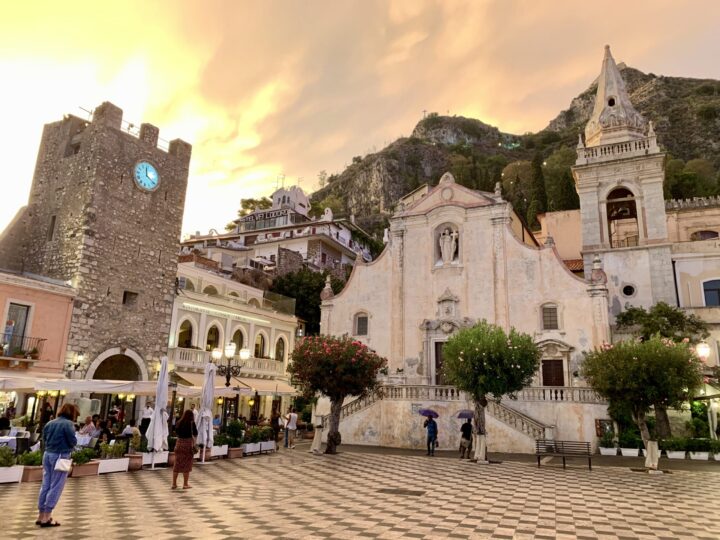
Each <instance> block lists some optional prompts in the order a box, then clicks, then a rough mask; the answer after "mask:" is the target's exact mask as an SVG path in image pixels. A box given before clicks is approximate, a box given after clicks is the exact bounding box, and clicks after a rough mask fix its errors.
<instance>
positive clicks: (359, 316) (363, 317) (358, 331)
mask: <svg viewBox="0 0 720 540" xmlns="http://www.w3.org/2000/svg"><path fill="white" fill-rule="evenodd" d="M368 321H369V318H368V314H367V313H364V312H361V313H356V314H355V317H354V318H353V334H354V335H356V336H367V335H368Z"/></svg>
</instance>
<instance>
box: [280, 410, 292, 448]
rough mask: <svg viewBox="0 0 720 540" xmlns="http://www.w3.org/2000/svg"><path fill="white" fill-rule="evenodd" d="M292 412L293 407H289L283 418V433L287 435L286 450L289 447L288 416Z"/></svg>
mask: <svg viewBox="0 0 720 540" xmlns="http://www.w3.org/2000/svg"><path fill="white" fill-rule="evenodd" d="M291 411H292V407H288V411H287V414H286V415H285V416H283V417H282V423H283V433H284V434H285V448H287V447H288V421H287V419H288V415H289V414H290V412H291Z"/></svg>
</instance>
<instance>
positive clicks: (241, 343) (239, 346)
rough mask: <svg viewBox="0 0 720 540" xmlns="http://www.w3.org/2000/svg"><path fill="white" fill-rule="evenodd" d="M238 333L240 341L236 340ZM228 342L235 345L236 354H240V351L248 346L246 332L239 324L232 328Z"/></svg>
mask: <svg viewBox="0 0 720 540" xmlns="http://www.w3.org/2000/svg"><path fill="white" fill-rule="evenodd" d="M238 333H239V334H240V336H239V337H240V339H236V338H237V337H238ZM230 341H232V342H233V343H235V346H236V350H237V354H240V349H242V348H243V347H247V346H248V345H249V343H248V336H247V332H246V331H245V328H243V326H242V325H241V324H238V325H235V326H234V327H233V329H232V331H231V334H230Z"/></svg>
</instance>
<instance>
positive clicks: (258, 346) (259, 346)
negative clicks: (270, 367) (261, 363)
mask: <svg viewBox="0 0 720 540" xmlns="http://www.w3.org/2000/svg"><path fill="white" fill-rule="evenodd" d="M255 358H265V336H264V335H262V334H257V335H256V336H255Z"/></svg>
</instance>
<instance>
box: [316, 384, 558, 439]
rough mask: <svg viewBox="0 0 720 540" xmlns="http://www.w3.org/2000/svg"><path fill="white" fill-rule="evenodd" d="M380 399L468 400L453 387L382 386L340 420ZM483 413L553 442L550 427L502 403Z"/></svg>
mask: <svg viewBox="0 0 720 540" xmlns="http://www.w3.org/2000/svg"><path fill="white" fill-rule="evenodd" d="M381 399H389V400H393V401H458V402H467V401H468V399H467V396H466V395H465V394H464V393H463V392H460V391H458V390H457V389H456V388H454V387H452V386H424V385H417V386H415V385H400V386H390V385H385V386H381V387H380V388H378V389H377V390H376V391H375V392H374V393H372V394H370V395H368V396H365V397H361V398H356V399H354V400H352V401H350V402H349V403H346V404H345V405H343V406H342V408H341V409H340V419H341V420H342V419H343V418H346V417H348V416H350V415H353V414H355V413H357V412H359V411H362V410H364V409H367V408H368V407H370V406H372V404H373V403H375V402H376V401H379V400H381ZM485 410H486V412H487V413H488V414H490V415H491V416H493V417H494V418H495V419H497V420H499V421H500V422H502V423H503V424H505V425H507V426H509V427H511V428H512V429H514V430H516V431H519V432H520V433H522V434H523V435H525V436H527V437H529V438H531V439H533V440H535V439H543V438H552V430H553V427H552V426H548V425H546V424H543V423H542V422H538V421H537V420H535V419H533V418H531V417H529V416H527V415H526V414H523V413H521V412H519V411H517V410H515V409H513V408H511V407H508V406H507V405H505V404H503V403H501V402H498V401H490V402H489V403H488V406H487V407H486V409H485ZM329 416H330V415H325V416H323V417H322V425H323V427H327V424H328V421H329Z"/></svg>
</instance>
